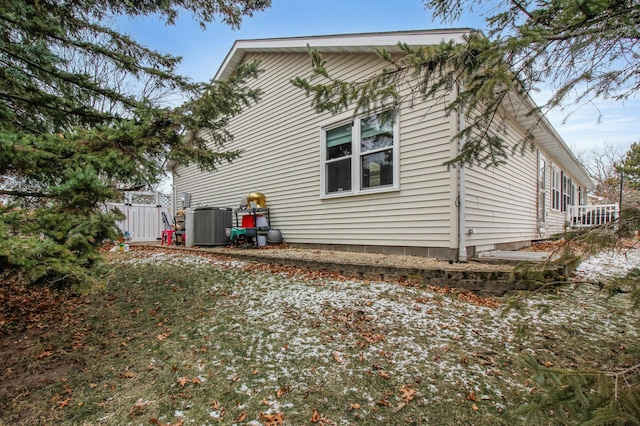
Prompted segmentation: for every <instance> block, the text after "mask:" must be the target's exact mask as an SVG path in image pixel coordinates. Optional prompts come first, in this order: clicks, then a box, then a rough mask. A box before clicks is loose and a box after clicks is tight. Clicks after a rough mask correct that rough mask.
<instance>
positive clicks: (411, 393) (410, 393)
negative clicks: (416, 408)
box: [400, 386, 417, 402]
mask: <svg viewBox="0 0 640 426" xmlns="http://www.w3.org/2000/svg"><path fill="white" fill-rule="evenodd" d="M400 390H401V391H402V396H401V398H402V400H403V401H404V402H409V401H411V400H413V398H415V396H416V393H417V391H416V390H415V389H411V388H408V387H405V386H403V387H401V388H400Z"/></svg>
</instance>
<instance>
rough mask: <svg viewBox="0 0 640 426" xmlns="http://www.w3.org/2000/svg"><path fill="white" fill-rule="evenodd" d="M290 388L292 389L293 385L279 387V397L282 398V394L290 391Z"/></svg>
mask: <svg viewBox="0 0 640 426" xmlns="http://www.w3.org/2000/svg"><path fill="white" fill-rule="evenodd" d="M290 390H291V386H284V387H281V388H280V389H278V392H276V395H278V398H281V397H282V395H284V394H285V392H289V391H290Z"/></svg>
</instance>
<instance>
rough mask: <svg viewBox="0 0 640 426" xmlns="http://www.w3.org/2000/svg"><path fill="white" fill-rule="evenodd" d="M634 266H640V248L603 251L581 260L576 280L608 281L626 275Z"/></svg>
mask: <svg viewBox="0 0 640 426" xmlns="http://www.w3.org/2000/svg"><path fill="white" fill-rule="evenodd" d="M634 268H640V250H637V249H634V250H627V251H615V252H603V253H599V254H597V255H595V256H592V257H590V258H588V259H585V260H584V261H583V262H581V263H580V265H578V267H577V268H576V271H575V273H574V280H576V281H595V282H606V281H608V280H610V279H611V278H615V277H622V276H625V275H626V274H628V273H629V272H630V271H631V270H632V269H634Z"/></svg>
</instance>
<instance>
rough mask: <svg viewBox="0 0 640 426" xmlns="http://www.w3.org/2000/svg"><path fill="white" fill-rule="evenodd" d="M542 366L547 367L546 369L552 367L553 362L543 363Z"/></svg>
mask: <svg viewBox="0 0 640 426" xmlns="http://www.w3.org/2000/svg"><path fill="white" fill-rule="evenodd" d="M544 366H545V367H547V368H550V367H553V362H551V361H547V362H545V363H544Z"/></svg>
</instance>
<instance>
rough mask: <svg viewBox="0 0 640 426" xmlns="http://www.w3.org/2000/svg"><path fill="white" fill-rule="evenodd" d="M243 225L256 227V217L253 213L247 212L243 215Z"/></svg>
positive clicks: (244, 226)
mask: <svg viewBox="0 0 640 426" xmlns="http://www.w3.org/2000/svg"><path fill="white" fill-rule="evenodd" d="M242 227H243V228H255V227H256V217H255V216H254V215H252V214H246V215H244V216H242Z"/></svg>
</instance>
